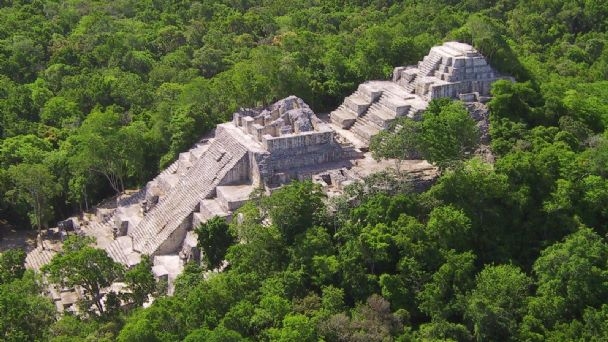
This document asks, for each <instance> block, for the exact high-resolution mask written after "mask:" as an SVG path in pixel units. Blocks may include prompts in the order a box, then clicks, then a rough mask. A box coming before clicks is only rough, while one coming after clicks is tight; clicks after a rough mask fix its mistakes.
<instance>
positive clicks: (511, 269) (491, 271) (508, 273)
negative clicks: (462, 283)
mask: <svg viewBox="0 0 608 342" xmlns="http://www.w3.org/2000/svg"><path fill="white" fill-rule="evenodd" d="M531 285H532V281H531V279H530V278H529V277H528V276H527V275H526V274H525V273H523V272H522V271H521V270H520V269H519V268H517V267H516V266H512V265H498V266H486V267H485V268H484V269H483V270H482V271H481V272H480V273H479V274H478V275H477V277H476V279H475V289H473V291H472V292H471V295H470V296H469V298H468V299H467V306H466V311H465V317H466V318H467V320H468V321H469V322H471V324H472V326H473V334H474V336H475V338H476V340H477V341H488V340H492V341H514V340H516V337H517V330H518V326H519V324H520V323H521V319H522V317H523V315H524V312H525V309H526V305H527V301H528V293H529V291H530V286H531Z"/></svg>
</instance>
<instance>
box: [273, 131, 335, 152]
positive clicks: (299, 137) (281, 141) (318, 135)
mask: <svg viewBox="0 0 608 342" xmlns="http://www.w3.org/2000/svg"><path fill="white" fill-rule="evenodd" d="M334 134H335V133H334V132H333V131H327V132H303V133H300V134H292V135H286V136H282V137H273V136H271V135H265V136H263V139H262V144H263V145H264V148H265V149H266V150H267V151H268V152H270V153H275V152H276V153H280V152H281V151H284V150H289V149H301V148H305V147H307V146H311V145H322V144H329V143H331V142H333V135H334Z"/></svg>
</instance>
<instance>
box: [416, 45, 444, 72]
mask: <svg viewBox="0 0 608 342" xmlns="http://www.w3.org/2000/svg"><path fill="white" fill-rule="evenodd" d="M440 63H441V55H440V54H438V53H436V52H435V51H434V50H433V49H431V52H430V53H429V54H428V55H426V56H424V58H423V59H422V61H420V62H419V63H418V70H419V71H420V76H432V75H433V72H434V71H435V70H436V69H437V67H438V66H439V64H440Z"/></svg>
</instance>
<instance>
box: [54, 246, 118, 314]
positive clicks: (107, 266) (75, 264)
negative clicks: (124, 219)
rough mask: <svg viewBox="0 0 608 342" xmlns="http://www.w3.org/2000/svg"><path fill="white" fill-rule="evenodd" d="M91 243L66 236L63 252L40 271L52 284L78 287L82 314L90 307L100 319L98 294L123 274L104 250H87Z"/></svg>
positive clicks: (102, 296) (91, 248)
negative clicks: (80, 293)
mask: <svg viewBox="0 0 608 342" xmlns="http://www.w3.org/2000/svg"><path fill="white" fill-rule="evenodd" d="M93 242H94V240H93V238H90V237H86V238H83V237H79V236H77V235H71V236H69V237H68V238H67V240H66V241H65V242H64V244H63V250H62V251H61V252H60V253H58V254H56V255H55V256H54V257H53V259H52V260H51V262H50V263H49V264H47V265H45V266H43V268H42V271H43V272H44V273H45V274H47V275H48V276H49V279H50V280H51V281H52V282H54V283H56V284H61V285H62V286H68V287H74V286H79V287H81V288H82V289H83V290H84V291H83V292H84V299H83V301H82V307H83V308H84V310H85V311H87V312H88V311H90V309H91V306H92V305H94V306H95V309H96V310H97V312H98V313H99V314H100V315H101V314H103V313H104V311H105V310H104V305H103V298H104V294H103V292H102V291H103V290H104V288H106V287H108V286H110V285H111V284H112V283H113V282H114V281H116V280H118V279H119V278H120V277H121V276H122V273H123V271H124V270H123V267H122V265H121V264H119V263H116V262H114V260H112V259H111V258H110V257H109V256H108V254H107V253H106V251H105V250H102V249H97V248H94V247H91V246H90V244H92V243H93Z"/></svg>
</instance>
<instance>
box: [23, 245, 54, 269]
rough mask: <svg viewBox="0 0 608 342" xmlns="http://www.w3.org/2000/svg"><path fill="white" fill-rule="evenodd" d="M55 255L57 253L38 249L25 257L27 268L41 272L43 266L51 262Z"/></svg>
mask: <svg viewBox="0 0 608 342" xmlns="http://www.w3.org/2000/svg"><path fill="white" fill-rule="evenodd" d="M55 254H57V253H56V252H55V251H52V250H48V249H42V248H40V247H36V248H34V249H33V250H32V251H31V252H29V253H28V255H27V256H26V257H25V267H26V268H27V269H30V270H35V271H38V272H39V271H40V268H42V266H44V265H46V264H48V263H50V262H51V259H52V258H53V256H55Z"/></svg>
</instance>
